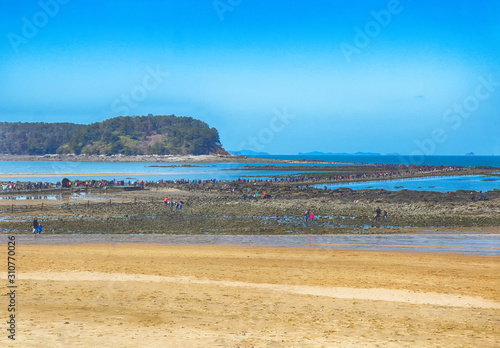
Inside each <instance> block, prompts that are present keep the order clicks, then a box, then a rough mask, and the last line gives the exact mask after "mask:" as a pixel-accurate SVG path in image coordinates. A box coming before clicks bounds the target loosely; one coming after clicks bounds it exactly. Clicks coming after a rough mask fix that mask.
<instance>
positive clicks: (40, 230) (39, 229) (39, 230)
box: [37, 224, 43, 234]
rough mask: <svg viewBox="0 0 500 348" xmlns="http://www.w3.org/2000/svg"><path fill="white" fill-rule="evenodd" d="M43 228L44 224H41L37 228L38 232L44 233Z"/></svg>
mask: <svg viewBox="0 0 500 348" xmlns="http://www.w3.org/2000/svg"><path fill="white" fill-rule="evenodd" d="M42 228H43V226H42V224H39V225H38V229H37V232H38V234H42Z"/></svg>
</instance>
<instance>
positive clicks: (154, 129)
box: [0, 115, 226, 155]
mask: <svg viewBox="0 0 500 348" xmlns="http://www.w3.org/2000/svg"><path fill="white" fill-rule="evenodd" d="M0 153H8V154H18V155H43V154H53V153H60V154H64V153H74V154H81V153H84V154H96V155H112V154H124V155H150V154H158V155H168V154H171V155H174V154H175V155H188V154H192V155H204V154H210V153H226V152H225V150H224V149H223V148H222V145H221V143H220V139H219V133H218V132H217V130H216V129H215V128H210V127H209V126H208V125H207V124H206V123H205V122H203V121H200V120H197V119H194V118H192V117H176V116H174V115H169V116H153V115H148V116H135V117H131V116H119V117H115V118H111V119H108V120H105V121H103V122H97V123H92V124H89V125H78V124H72V123H19V122H18V123H7V122H3V123H0Z"/></svg>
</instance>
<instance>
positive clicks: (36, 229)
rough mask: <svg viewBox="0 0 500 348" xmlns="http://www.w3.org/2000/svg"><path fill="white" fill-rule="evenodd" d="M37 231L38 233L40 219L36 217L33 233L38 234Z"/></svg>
mask: <svg viewBox="0 0 500 348" xmlns="http://www.w3.org/2000/svg"><path fill="white" fill-rule="evenodd" d="M37 233H38V220H37V218H36V217H35V219H34V220H33V234H37Z"/></svg>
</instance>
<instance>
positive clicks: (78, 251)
mask: <svg viewBox="0 0 500 348" xmlns="http://www.w3.org/2000/svg"><path fill="white" fill-rule="evenodd" d="M16 261H17V272H18V277H19V278H18V280H17V285H18V286H19V288H18V295H17V298H16V299H17V301H18V303H17V312H16V314H17V317H16V318H17V320H18V321H17V340H16V342H15V344H13V343H12V342H9V340H8V339H7V332H6V331H5V330H2V332H3V333H2V336H1V337H0V346H12V347H14V346H17V347H97V346H100V347H238V346H239V347H498V346H500V263H499V262H500V257H498V256H471V255H458V254H442V253H436V254H431V253H410V252H409V253H396V252H386V253H384V252H369V251H350V250H349V251H347V250H331V249H329V250H326V249H293V248H265V247H236V246H160V245H60V246H31V245H19V246H17V260H16ZM1 277H2V279H3V280H2V282H3V283H6V282H5V277H6V274H5V273H3V274H2V275H1ZM1 299H2V302H1V304H0V306H1V307H0V308H1V310H0V313H4V314H3V317H4V318H6V317H7V311H6V310H5V309H6V308H7V300H8V299H7V296H5V295H3V296H2V297H1ZM2 320H3V319H2ZM4 322H5V321H4ZM2 327H5V324H4V325H2Z"/></svg>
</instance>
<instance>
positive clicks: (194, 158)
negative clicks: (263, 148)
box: [0, 155, 353, 164]
mask: <svg viewBox="0 0 500 348" xmlns="http://www.w3.org/2000/svg"><path fill="white" fill-rule="evenodd" d="M0 161H33V162H35V161H61V162H123V163H131V162H139V163H146V162H147V163H277V162H280V163H306V162H311V163H326V164H353V163H348V162H336V161H318V160H305V161H301V160H288V159H275V158H258V157H246V156H235V155H185V156H177V155H137V156H124V155H110V156H107V155H0Z"/></svg>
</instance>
